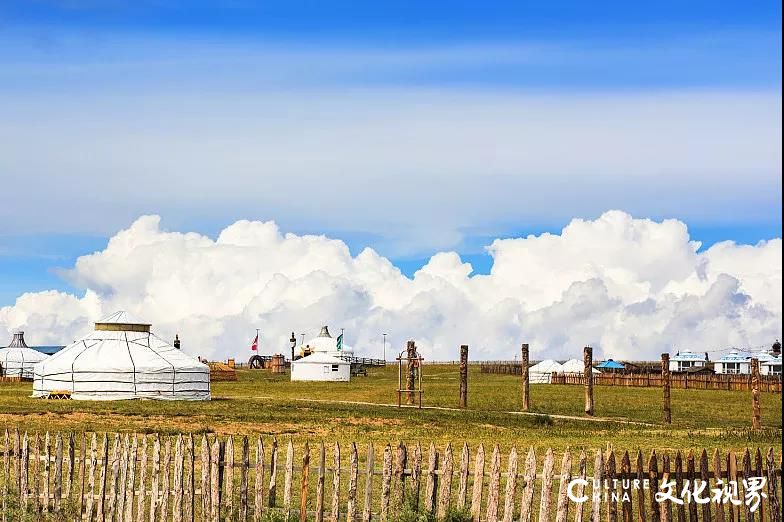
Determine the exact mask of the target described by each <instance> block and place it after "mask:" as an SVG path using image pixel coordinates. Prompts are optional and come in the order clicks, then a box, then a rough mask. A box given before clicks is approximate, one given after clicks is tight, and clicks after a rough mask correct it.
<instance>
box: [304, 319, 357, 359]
mask: <svg viewBox="0 0 784 522" xmlns="http://www.w3.org/2000/svg"><path fill="white" fill-rule="evenodd" d="M297 352H298V353H300V354H308V353H326V354H327V355H331V356H333V357H351V356H353V355H354V350H353V349H352V348H351V347H350V346H346V345H343V346H342V347H341V348H340V349H338V340H337V339H335V338H334V337H332V335H330V333H329V328H328V327H326V326H322V327H321V331H320V332H319V334H318V335H317V336H316V337H314V338H312V339H310V340H308V341H306V342H304V343H302V344H301V345H299V347H298V349H297Z"/></svg>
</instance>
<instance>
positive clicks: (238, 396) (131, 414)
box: [0, 365, 782, 450]
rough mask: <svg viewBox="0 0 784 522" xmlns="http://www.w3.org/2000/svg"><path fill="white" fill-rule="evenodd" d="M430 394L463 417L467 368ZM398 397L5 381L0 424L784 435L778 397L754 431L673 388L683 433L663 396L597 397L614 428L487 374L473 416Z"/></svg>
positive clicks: (514, 380) (557, 441)
mask: <svg viewBox="0 0 784 522" xmlns="http://www.w3.org/2000/svg"><path fill="white" fill-rule="evenodd" d="M423 386H424V389H425V395H424V405H425V406H429V407H441V408H456V407H457V401H458V367H457V366H447V365H441V366H439V365H431V366H426V367H425V373H424V379H423ZM396 388H397V367H391V366H390V367H388V368H386V369H376V370H371V371H370V372H369V375H368V376H367V377H356V378H354V379H352V382H351V383H293V382H290V381H289V378H288V375H272V374H271V373H269V372H267V371H260V370H256V371H250V370H240V371H238V381H237V382H217V383H213V387H212V391H213V400H212V401H210V402H165V401H117V402H81V401H46V400H41V399H32V398H29V395H30V392H31V389H32V386H31V384H30V383H3V384H0V419H1V420H2V425H4V426H6V427H11V428H12V427H15V426H18V427H19V428H20V429H22V430H40V431H45V430H49V431H55V430H60V431H70V430H74V431H136V432H151V431H160V432H165V433H171V432H178V431H182V432H216V433H224V434H228V433H232V434H251V433H261V434H272V435H278V436H289V435H291V436H292V437H294V438H296V439H298V440H300V441H303V440H305V439H308V440H311V441H318V440H324V441H329V442H331V441H333V440H338V441H357V442H367V441H369V440H372V441H374V442H379V443H387V442H393V441H398V440H403V441H406V442H410V443H413V442H417V441H419V442H422V443H429V442H430V441H434V442H436V443H437V444H445V443H446V442H453V443H460V444H462V442H464V441H467V442H469V444H472V445H475V444H478V443H479V442H484V443H485V444H488V443H496V442H497V443H500V444H501V445H502V447H504V448H508V447H511V446H512V445H517V446H518V447H525V446H529V445H534V446H536V447H545V446H552V447H553V448H554V449H556V450H559V449H563V448H565V447H572V448H580V447H584V448H596V447H600V446H605V445H606V444H607V443H612V444H613V445H614V446H616V447H622V448H627V449H636V448H641V449H643V450H650V449H654V448H655V449H657V450H659V449H687V448H695V447H699V448H702V447H708V448H713V447H719V448H723V449H731V448H732V449H739V448H742V447H745V446H747V445H762V446H768V445H775V446H778V445H780V443H781V436H782V432H781V426H782V424H781V410H782V403H781V401H782V396H781V395H779V394H770V393H763V394H762V412H763V424H764V425H765V429H764V430H762V431H761V432H757V433H752V432H751V431H750V430H749V427H750V424H751V393H750V392H725V391H703V390H680V389H673V390H672V408H673V424H672V425H671V426H665V425H662V424H661V403H662V398H661V397H662V393H661V390H660V389H657V388H626V387H609V386H598V387H596V388H595V400H596V417H598V418H601V419H607V420H608V421H607V422H597V421H590V420H583V419H581V418H579V419H562V418H557V417H551V416H557V415H564V416H575V417H584V415H583V413H582V410H583V388H582V387H581V386H555V385H532V386H531V397H532V399H531V400H532V408H533V410H534V411H535V412H537V413H541V414H542V415H538V416H531V415H518V414H514V413H509V412H514V411H517V410H519V408H520V379H519V377H515V376H507V375H490V374H481V373H479V369H478V368H476V367H472V368H471V371H470V374H469V409H468V410H466V411H462V410H461V411H455V410H452V409H423V410H418V409H410V408H403V409H398V408H396V407H390V405H394V404H396V401H397V396H396V392H395V390H396ZM341 401H342V402H341ZM350 401H357V402H364V403H373V404H351V403H349V402H350ZM639 423H647V425H646V424H639Z"/></svg>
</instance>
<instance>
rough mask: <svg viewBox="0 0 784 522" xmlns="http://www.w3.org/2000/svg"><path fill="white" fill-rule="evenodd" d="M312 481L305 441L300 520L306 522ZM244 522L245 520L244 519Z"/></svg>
mask: <svg viewBox="0 0 784 522" xmlns="http://www.w3.org/2000/svg"><path fill="white" fill-rule="evenodd" d="M309 480H310V446H309V445H308V442H307V441H305V447H304V448H303V449H302V480H300V489H299V520H300V522H305V520H306V519H307V517H308V482H309ZM243 520H244V519H243Z"/></svg>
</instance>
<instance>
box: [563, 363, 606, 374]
mask: <svg viewBox="0 0 784 522" xmlns="http://www.w3.org/2000/svg"><path fill="white" fill-rule="evenodd" d="M584 371H585V363H584V362H583V361H581V360H580V359H569V360H568V361H566V362H565V363H563V364H562V365H561V369H560V370H559V372H558V373H579V374H580V375H582V374H583V372H584ZM591 373H601V372H600V371H599V370H597V369H596V368H591Z"/></svg>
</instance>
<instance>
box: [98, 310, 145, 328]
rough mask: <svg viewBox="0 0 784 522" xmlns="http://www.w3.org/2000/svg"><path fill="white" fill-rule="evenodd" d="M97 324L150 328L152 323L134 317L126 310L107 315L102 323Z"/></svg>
mask: <svg viewBox="0 0 784 522" xmlns="http://www.w3.org/2000/svg"><path fill="white" fill-rule="evenodd" d="M96 323H97V324H142V325H147V326H150V323H149V322H147V321H142V320H140V319H138V318H137V317H135V316H133V315H132V314H130V313H129V312H126V311H125V310H118V311H117V312H114V313H113V314H110V315H107V316H106V317H104V318H103V319H101V320H100V321H96Z"/></svg>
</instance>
